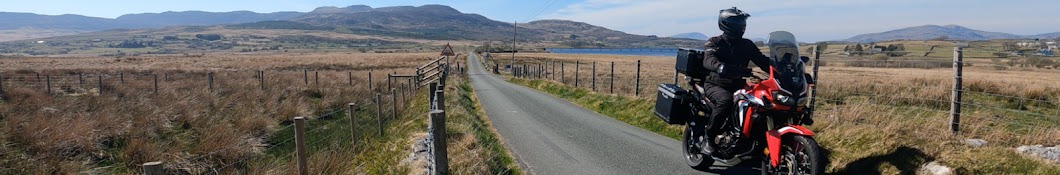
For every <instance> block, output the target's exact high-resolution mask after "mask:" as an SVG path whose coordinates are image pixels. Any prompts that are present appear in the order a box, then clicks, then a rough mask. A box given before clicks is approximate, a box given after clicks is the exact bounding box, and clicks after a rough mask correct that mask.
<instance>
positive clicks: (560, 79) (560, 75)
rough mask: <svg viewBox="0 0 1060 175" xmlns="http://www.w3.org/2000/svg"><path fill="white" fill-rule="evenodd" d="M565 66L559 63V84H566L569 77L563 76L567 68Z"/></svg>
mask: <svg viewBox="0 0 1060 175" xmlns="http://www.w3.org/2000/svg"><path fill="white" fill-rule="evenodd" d="M563 64H564V63H563V62H561V63H559V83H563V84H566V83H564V82H565V80H567V77H566V76H564V75H563V72H564V71H563V68H566V67H567V66H564V65H563Z"/></svg>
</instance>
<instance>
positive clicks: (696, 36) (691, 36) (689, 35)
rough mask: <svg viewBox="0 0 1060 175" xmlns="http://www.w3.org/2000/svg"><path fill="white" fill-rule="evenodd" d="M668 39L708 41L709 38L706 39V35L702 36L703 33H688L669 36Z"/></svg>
mask: <svg viewBox="0 0 1060 175" xmlns="http://www.w3.org/2000/svg"><path fill="white" fill-rule="evenodd" d="M670 38H687V39H697V40H707V39H710V37H708V36H707V35H704V34H703V33H699V32H690V33H682V34H677V35H673V36H670Z"/></svg>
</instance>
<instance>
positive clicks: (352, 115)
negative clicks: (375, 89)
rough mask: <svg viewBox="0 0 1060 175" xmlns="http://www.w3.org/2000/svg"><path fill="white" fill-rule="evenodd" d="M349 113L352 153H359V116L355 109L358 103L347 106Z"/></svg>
mask: <svg viewBox="0 0 1060 175" xmlns="http://www.w3.org/2000/svg"><path fill="white" fill-rule="evenodd" d="M346 106H347V108H346V110H347V112H349V113H350V151H352V152H357V114H356V111H355V110H354V109H353V107H354V106H357V103H349V104H346Z"/></svg>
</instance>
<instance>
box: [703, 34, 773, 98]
mask: <svg viewBox="0 0 1060 175" xmlns="http://www.w3.org/2000/svg"><path fill="white" fill-rule="evenodd" d="M703 51H704V52H703V67H704V68H706V69H707V70H709V71H710V74H708V75H707V77H705V78H704V80H705V81H706V82H707V83H711V84H714V85H717V86H721V87H728V88H742V86H743V85H744V84H746V82H745V81H744V80H743V79H742V77H743V76H747V75H750V72H751V71H750V69H747V66H748V65H747V64H748V61H751V62H754V63H755V65H758V67H759V68H761V69H762V71H766V72H769V57H766V56H765V55H763V54H762V51H759V50H758V46H755V44H754V42H752V41H751V40H748V39H744V38H741V37H731V36H726V35H724V34H722V35H719V36H715V37H711V38H710V39H709V40H707V43H706V44H704V46H703Z"/></svg>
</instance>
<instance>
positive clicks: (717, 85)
mask: <svg viewBox="0 0 1060 175" xmlns="http://www.w3.org/2000/svg"><path fill="white" fill-rule="evenodd" d="M750 16H751V15H750V14H747V13H745V12H743V11H741V10H739V9H736V7H733V8H731V9H724V10H721V12H720V14H719V15H718V28H720V29H721V31H722V34H721V35H719V36H715V37H711V38H710V39H709V40H707V43H706V44H704V46H703V47H704V49H703V50H704V57H703V67H704V68H706V70H708V71H710V73H709V74H708V75H707V77H706V78H704V79H703V80H704V82H705V83H704V84H703V89H704V95H705V96H706V97H707V99H710V101H711V103H712V105H713V106H712V108H713V109H714V110H713V111H711V114H710V118H709V119H708V120H709V121H708V122H707V125H706V128H708V130H707V134H706V135H705V137H706V138H708V139H709V138H713V135H714V134H717V129H719V128H716V127H718V126H719V125H721V124H719V123H718V122H720V121H722V118H723V117H727V116H731V115H732V114H733V111H732V110H733V108H734V107H733V105H734V102H733V92H735V91H737V90H739V89H741V88H743V87H744V86H746V85H747V82H746V81H745V80H743V79H742V78H743V77H744V76H748V75H751V69H748V68H747V66H748V65H747V63H748V61H751V62H754V63H755V65H757V66H758V67H759V68H761V69H762V71H765V72H769V57H766V56H765V55H764V54H762V52H761V51H759V50H758V46H755V44H754V42H752V41H751V40H748V39H744V38H743V34H744V31H745V29H746V26H747V18H748V17H750ZM704 140H706V139H704ZM706 142H707V144H704V145H702V146H703V148H704V149H705V151H707V152H711V153H713V152H714V150H713V147H714V145H713V144H714V143H713V142H711V141H706Z"/></svg>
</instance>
